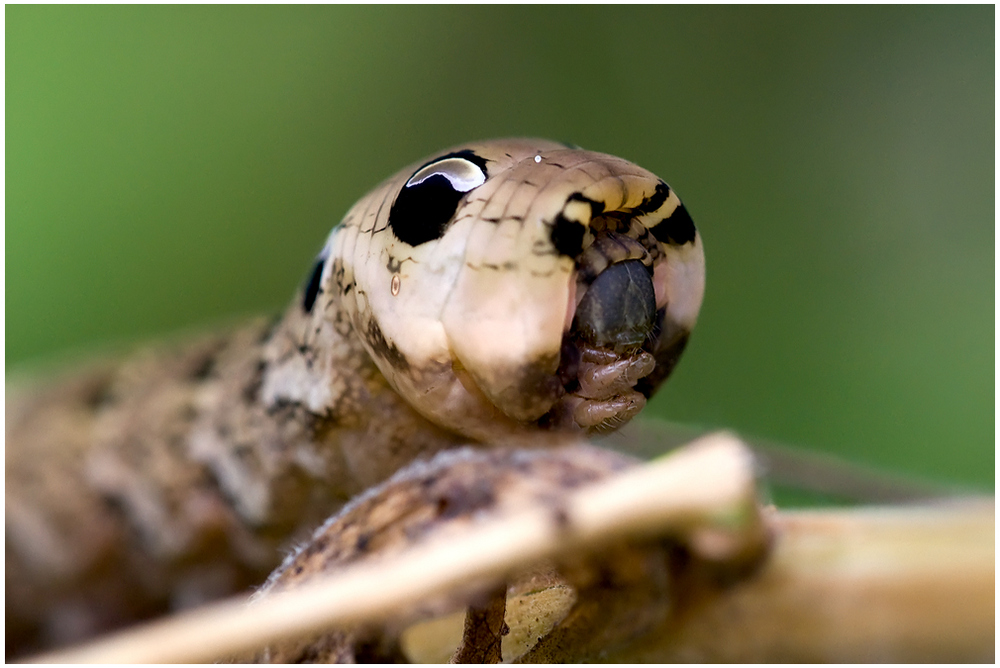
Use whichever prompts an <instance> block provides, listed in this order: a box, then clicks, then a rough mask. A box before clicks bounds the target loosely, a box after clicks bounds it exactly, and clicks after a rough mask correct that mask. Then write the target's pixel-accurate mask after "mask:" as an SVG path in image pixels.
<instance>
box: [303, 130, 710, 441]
mask: <svg viewBox="0 0 1000 668" xmlns="http://www.w3.org/2000/svg"><path fill="white" fill-rule="evenodd" d="M321 259H323V260H324V262H325V266H324V269H323V270H322V272H321V273H317V275H316V280H317V281H318V282H320V283H321V285H320V286H318V287H322V291H323V292H324V293H329V294H335V295H338V296H339V299H340V300H341V301H340V308H341V309H343V310H344V311H346V312H347V313H348V314H349V318H350V322H351V325H352V326H353V328H354V329H355V331H356V332H357V334H358V335H359V336H360V337H361V339H362V340H363V342H364V345H365V348H366V350H367V351H368V352H369V353H370V354H371V356H372V358H373V359H374V360H375V362H376V364H377V365H378V367H379V369H380V370H381V371H382V373H383V374H384V375H385V377H386V378H387V379H388V381H389V382H390V383H391V384H392V385H393V387H394V388H395V389H396V390H397V392H399V393H400V394H401V395H402V396H403V397H404V398H406V400H407V401H408V402H410V403H411V404H412V405H413V406H414V407H415V408H416V409H417V410H418V411H419V412H421V413H422V414H424V415H425V416H427V417H428V418H430V419H431V420H433V421H435V422H437V423H438V424H440V425H442V426H444V427H446V428H449V429H452V430H455V431H458V432H460V433H463V434H466V435H468V436H470V437H474V438H479V439H486V438H490V437H492V436H496V435H499V434H501V433H505V432H506V433H509V432H510V431H512V430H514V431H516V430H518V429H521V428H526V427H527V428H537V427H538V426H539V425H541V426H544V427H552V428H559V429H565V428H569V429H574V428H575V429H585V430H590V429H594V428H608V427H613V426H615V422H616V420H615V419H611V420H610V421H609V420H605V419H604V418H603V417H601V416H605V415H608V416H612V417H613V416H618V417H617V418H616V419H617V420H618V421H621V420H624V419H627V418H628V417H631V414H633V413H634V410H637V409H635V403H636V402H638V401H640V399H641V402H640V403H644V400H645V397H648V396H649V395H650V394H651V393H652V392H653V391H654V390H655V389H656V387H657V386H658V385H659V383H660V382H662V380H663V379H664V378H665V377H666V375H667V374H668V373H669V372H670V370H671V369H672V368H673V365H674V364H675V362H676V360H677V357H678V356H679V355H680V352H681V350H682V349H683V347H684V344H685V342H686V341H687V336H688V334H689V333H690V331H691V328H692V327H693V326H694V324H695V321H696V319H697V316H698V310H699V308H700V305H701V300H702V294H703V292H704V277H705V273H704V256H703V253H702V245H701V238H700V237H699V236H698V233H697V231H696V230H695V228H694V225H693V224H692V222H691V218H690V217H689V216H688V214H687V211H686V209H685V208H684V206H683V205H682V204H681V202H680V200H679V199H678V198H677V195H676V194H675V193H674V192H673V191H672V190H671V189H670V188H669V187H668V186H667V185H666V184H665V183H664V182H663V181H661V180H660V179H659V178H657V177H656V176H655V175H653V174H651V173H650V172H647V171H646V170H644V169H642V168H640V167H637V166H635V165H633V164H631V163H629V162H626V161H625V160H621V159H619V158H615V157H612V156H609V155H604V154H600V153H593V152H589V151H583V150H579V149H574V148H567V147H566V146H565V145H562V144H558V143H554V142H550V141H545V140H534V139H515V140H498V141H489V142H482V143H476V144H469V145H467V146H462V147H457V148H454V149H450V150H448V151H445V152H443V153H442V154H440V155H438V156H436V157H433V158H430V159H428V160H425V161H422V162H420V163H418V164H415V165H413V166H411V167H408V168H406V169H404V170H403V171H401V172H400V173H399V174H398V175H396V176H395V177H393V178H391V179H389V180H388V181H386V182H385V183H383V184H382V185H381V186H380V187H379V188H377V189H376V190H375V191H373V192H372V193H370V194H369V195H368V196H366V197H365V198H364V199H362V200H361V201H359V202H358V203H357V204H356V205H355V206H354V207H353V208H352V209H351V210H350V211H349V212H348V214H347V216H346V217H345V218H344V220H343V222H342V224H341V225H339V226H338V227H336V228H335V229H334V231H333V232H332V233H331V236H330V239H329V241H328V243H327V247H326V248H325V249H324V252H323V255H322V256H321ZM623 263H631V264H629V265H628V267H626V268H627V269H628V270H629V271H631V272H632V274H629V273H628V271H625V269H624V268H623ZM612 267H614V268H615V271H613V272H611V274H614V273H615V272H617V273H618V274H619V276H617V277H615V278H607V279H605V278H601V277H602V276H605V275H608V276H610V275H611V274H605V271H607V270H608V269H609V268H612ZM639 268H641V269H642V270H644V271H645V272H646V273H648V285H646V283H647V279H646V278H643V275H642V271H639ZM636 272H638V273H636ZM630 276H633V277H634V276H638V279H639V280H638V284H641V285H637V287H632V284H631V283H630V282H629V281H631V280H632V279H631V278H630ZM616 281H617V284H620V285H625V286H626V287H625V288H620V289H619V288H616V287H615V285H616ZM622 281H624V283H622ZM598 282H600V284H601V288H600V289H599V290H600V291H601V294H599V295H598V290H595V291H594V293H592V294H591V297H590V298H587V297H586V295H587V293H588V292H590V291H591V287H592V286H594V285H596V284H598ZM605 283H608V284H611V287H610V288H606V287H605V286H604V284H605ZM650 288H651V289H650ZM605 290H607V292H606V295H609V296H606V295H605V292H604V291H605ZM616 290H618V292H616ZM621 290H625V292H621ZM594 295H598V296H597V297H595V296H594ZM616 295H618V296H620V295H624V296H625V297H626V298H628V299H632V298H633V297H634V298H635V299H636V300H638V301H637V302H636V303H640V302H642V300H643V299H645V300H646V302H645V306H642V307H641V308H640V307H636V308H638V310H639V311H647V312H648V311H649V309H652V312H651V313H646V315H643V314H641V313H640V314H639V315H638V316H636V317H637V318H638V320H637V322H638V323H639V324H638V325H635V326H632V325H628V326H619V325H618V324H617V320H619V319H621V318H622V317H629V316H628V314H627V313H626V314H625V315H624V316H623V315H622V314H621V313H618V312H617V311H615V308H616V307H617V306H620V305H616V304H615V303H613V302H616V301H618V297H617V296H616ZM646 295H648V296H646ZM654 301H655V307H654V306H652V303H653V302H654ZM584 302H586V303H585V304H584ZM581 304H584V305H583V306H582V307H581ZM629 308H631V307H629ZM625 310H626V311H628V308H626V309H625ZM578 311H579V312H578ZM581 314H583V315H581ZM584 321H586V322H584ZM636 332H638V333H636ZM581 351H582V352H581ZM602 351H603V352H602ZM602 355H603V357H602ZM643 355H645V357H642V356H643ZM640 357H642V359H643V360H646V359H647V358H650V357H651V358H652V360H653V361H654V362H655V364H654V363H653V362H649V361H648V360H647V361H644V362H642V363H638V362H635V363H632V364H631V365H629V364H625V366H630V368H631V369H632V371H631V372H628V373H625V375H624V376H622V377H621V378H618V380H617V381H608V380H607V378H606V376H607V374H605V375H604V376H601V373H603V372H602V371H601V369H602V368H603V369H605V370H606V369H608V368H611V367H609V366H608V365H609V364H613V363H615V361H616V360H629V359H631V360H633V361H634V360H636V359H639V358H640ZM598 358H599V359H598ZM588 365H589V366H588ZM594 365H597V367H599V368H598V369H597V371H594V370H593V369H592V368H591V367H593V366H594ZM619 366H622V364H621V363H619ZM646 367H649V369H646ZM584 371H586V372H587V373H590V374H591V375H593V374H594V373H596V374H597V375H598V376H599V377H600V378H604V380H600V379H599V380H598V381H594V382H590V381H589V380H586V379H585V378H584V377H583V375H582V374H584ZM609 373H611V375H614V373H617V372H609ZM629 374H631V375H629ZM620 375H621V374H619V376H620ZM637 375H638V376H640V377H638V378H635V377H633V376H637ZM587 378H590V376H587ZM588 382H590V385H588ZM595 383H596V385H595ZM609 383H610V384H609ZM616 383H617V384H616ZM581 385H583V386H584V387H585V390H581V389H580V387H581ZM596 386H601V387H603V389H596V390H595V389H586V388H592V387H596ZM588 394H589V395H597V396H587V395H588ZM637 397H638V398H637ZM616 401H617V404H616V403H615V402H616ZM586 402H591V403H590V404H587V405H588V406H590V408H589V409H586V410H585V409H584V408H581V405H583V404H585V403H586ZM629 402H631V403H629ZM624 404H628V406H631V408H629V407H628V406H626V407H625V408H622V407H621V406H620V405H624ZM616 407H617V408H616ZM640 407H641V406H640ZM591 409H593V410H591ZM619 409H621V410H619ZM633 409H634V410H633ZM630 411H631V412H630ZM584 414H586V415H587V416H590V417H581V416H582V415H584ZM595 416H596V417H595Z"/></svg>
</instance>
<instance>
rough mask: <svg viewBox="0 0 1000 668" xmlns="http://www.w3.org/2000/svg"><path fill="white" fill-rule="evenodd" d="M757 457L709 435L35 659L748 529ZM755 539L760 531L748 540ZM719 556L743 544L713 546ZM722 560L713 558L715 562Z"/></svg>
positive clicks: (149, 655) (344, 614)
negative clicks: (365, 559)
mask: <svg viewBox="0 0 1000 668" xmlns="http://www.w3.org/2000/svg"><path fill="white" fill-rule="evenodd" d="M753 469H754V467H753V461H752V458H751V456H750V454H749V451H748V450H747V449H746V448H745V447H744V446H743V445H742V444H741V443H740V441H739V440H737V439H736V438H735V437H733V436H731V435H728V434H722V433H720V434H714V435H711V436H707V437H705V438H703V439H701V440H700V441H697V442H695V443H692V444H691V445H690V446H688V447H687V448H684V449H683V450H680V451H677V452H675V453H673V454H671V455H670V456H668V457H665V458H663V459H662V460H659V461H656V462H653V463H650V464H648V465H645V466H642V467H637V468H636V469H634V470H630V471H627V472H625V473H623V474H621V475H619V476H615V477H614V478H611V479H609V480H607V481H604V482H600V483H597V484H594V485H591V486H588V487H586V488H583V489H580V490H579V491H576V492H573V493H571V494H569V495H567V497H566V501H565V503H564V504H561V505H559V506H558V507H556V508H553V507H551V506H545V507H541V504H539V506H536V507H533V508H531V509H529V510H527V511H523V512H517V513H513V514H511V515H509V516H506V517H500V518H497V519H494V520H491V521H488V522H485V523H483V524H482V525H481V526H476V527H474V528H473V529H471V530H469V531H467V532H464V533H463V534H462V535H451V536H443V537H442V538H441V539H435V540H431V541H428V542H427V543H425V544H422V545H418V546H416V547H414V548H413V549H411V550H408V551H407V552H405V553H404V554H401V555H399V556H396V557H392V558H387V559H385V560H381V561H378V562H377V563H364V564H359V565H357V566H352V567H349V568H347V569H345V570H344V571H342V572H340V573H337V574H336V575H333V576H329V577H325V578H322V579H317V581H316V582H315V583H313V584H311V585H310V586H309V587H304V588H302V589H299V590H294V591H290V592H285V593H281V594H277V595H275V596H274V597H272V598H270V599H268V600H265V601H261V602H260V603H259V604H257V605H250V606H248V605H246V603H245V601H243V600H230V601H227V602H223V603H218V604H213V605H209V606H205V607H204V608H201V609H198V610H195V611H192V612H189V613H183V614H179V615H176V616H175V617H173V618H170V619H167V620H163V621H159V622H154V623H151V624H148V625H146V626H144V627H141V628H137V629H134V630H130V631H125V632H122V633H119V634H116V635H114V636H112V637H109V638H107V639H103V640H98V641H95V642H93V643H90V644H88V645H85V646H83V647H80V648H76V649H70V650H66V651H62V652H53V653H48V654H44V655H39V656H36V657H34V660H35V661H39V662H46V663H147V662H158V663H173V662H189V661H212V660H218V659H220V658H224V657H226V656H229V655H233V654H236V653H239V652H245V651H248V650H253V649H255V648H257V647H260V646H262V645H265V644H268V643H273V642H277V641H281V640H287V639H292V638H298V637H303V636H308V635H310V634H312V633H316V632H317V631H320V630H323V629H327V628H331V627H340V626H350V625H355V624H362V623H365V622H374V621H378V620H381V619H385V618H389V617H391V616H392V615H393V614H394V613H397V612H398V611H399V610H400V609H401V608H405V607H406V606H410V605H415V604H418V603H419V602H420V601H422V600H424V599H426V598H427V597H429V596H431V595H434V594H436V593H440V592H443V591H448V590H451V589H454V588H458V587H462V586H467V585H469V584H470V583H476V582H479V583H482V582H493V583H499V582H500V581H501V580H502V578H503V577H504V576H505V575H507V574H509V573H511V572H514V571H515V570H517V569H520V568H523V567H525V566H527V565H530V564H534V563H537V562H538V561H540V560H542V559H548V558H553V557H558V556H560V555H564V554H571V553H574V552H577V551H579V550H581V549H582V548H583V547H585V548H586V549H595V548H599V547H600V546H601V545H602V544H605V543H610V542H614V541H619V540H622V539H624V538H632V537H639V536H651V535H658V534H660V533H662V532H663V531H664V530H665V529H667V528H669V530H670V531H673V532H681V531H686V530H691V529H701V528H706V529H713V528H714V529H715V533H718V530H719V528H720V527H719V524H720V523H721V524H722V525H724V526H727V527H732V526H747V527H753V528H755V529H757V530H758V531H759V529H760V527H759V524H756V523H755V522H754V520H753V518H754V514H755V512H756V497H755V488H754V478H753ZM755 538H759V534H755ZM716 544H717V545H719V546H720V549H722V550H726V549H742V545H738V544H735V543H734V544H726V543H725V541H723V542H722V543H718V542H717V543H716ZM720 556H721V555H720Z"/></svg>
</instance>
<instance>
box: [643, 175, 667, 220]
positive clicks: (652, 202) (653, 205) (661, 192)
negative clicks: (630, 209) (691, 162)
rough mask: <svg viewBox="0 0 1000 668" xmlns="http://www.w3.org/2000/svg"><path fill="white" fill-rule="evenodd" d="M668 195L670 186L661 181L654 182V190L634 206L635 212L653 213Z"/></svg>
mask: <svg viewBox="0 0 1000 668" xmlns="http://www.w3.org/2000/svg"><path fill="white" fill-rule="evenodd" d="M668 197H670V186H668V185H667V184H666V183H664V182H663V181H660V182H659V183H657V184H656V190H655V191H653V194H652V195H650V196H649V197H647V198H646V199H644V200H642V203H640V204H639V206H637V207H635V211H636V213H653V212H654V211H656V210H657V209H659V208H660V207H661V206H663V203H664V202H666V201H667V198H668Z"/></svg>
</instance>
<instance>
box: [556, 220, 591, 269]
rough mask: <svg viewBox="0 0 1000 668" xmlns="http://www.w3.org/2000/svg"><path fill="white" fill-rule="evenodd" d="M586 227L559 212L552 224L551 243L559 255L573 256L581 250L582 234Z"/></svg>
mask: <svg viewBox="0 0 1000 668" xmlns="http://www.w3.org/2000/svg"><path fill="white" fill-rule="evenodd" d="M584 232H586V229H585V228H584V226H583V225H581V224H580V223H577V222H574V221H572V220H569V219H568V218H564V217H563V215H562V214H561V213H560V214H559V215H558V216H556V221H555V224H554V225H553V226H552V236H551V239H552V245H553V246H555V247H556V250H557V251H558V252H559V254H560V255H565V256H566V257H571V258H575V257H576V256H577V255H579V254H580V251H582V250H583V235H584Z"/></svg>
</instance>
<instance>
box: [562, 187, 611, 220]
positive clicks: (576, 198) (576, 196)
mask: <svg viewBox="0 0 1000 668" xmlns="http://www.w3.org/2000/svg"><path fill="white" fill-rule="evenodd" d="M566 202H567V203H569V202H586V203H587V204H589V205H590V215H591V216H592V217H593V216H599V215H600V214H602V213H604V202H595V201H594V200H592V199H590V198H589V197H585V196H584V194H583V193H573V194H572V195H570V196H569V197H567V198H566Z"/></svg>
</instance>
